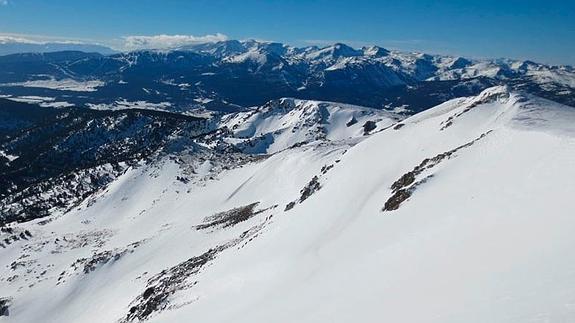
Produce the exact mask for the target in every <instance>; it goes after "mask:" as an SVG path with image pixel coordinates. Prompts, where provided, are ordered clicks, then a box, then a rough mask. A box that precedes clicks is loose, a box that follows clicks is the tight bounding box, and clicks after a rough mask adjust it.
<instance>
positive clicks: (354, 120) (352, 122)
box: [345, 117, 357, 127]
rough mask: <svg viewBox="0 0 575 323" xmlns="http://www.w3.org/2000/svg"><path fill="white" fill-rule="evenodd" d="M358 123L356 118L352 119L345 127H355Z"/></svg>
mask: <svg viewBox="0 0 575 323" xmlns="http://www.w3.org/2000/svg"><path fill="white" fill-rule="evenodd" d="M356 123H357V119H356V118H355V117H352V118H351V120H349V121H348V122H347V123H346V124H345V125H346V126H347V127H351V126H353V125H354V124H356Z"/></svg>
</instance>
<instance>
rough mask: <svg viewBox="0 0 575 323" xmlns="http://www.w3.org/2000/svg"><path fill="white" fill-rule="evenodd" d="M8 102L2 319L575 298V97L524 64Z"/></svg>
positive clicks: (289, 316) (423, 307)
mask: <svg viewBox="0 0 575 323" xmlns="http://www.w3.org/2000/svg"><path fill="white" fill-rule="evenodd" d="M367 51H369V52H373V51H372V50H367ZM327 52H329V53H328V54H326V56H324V58H326V59H328V57H330V56H333V55H332V54H333V51H327ZM342 52H344V53H346V55H348V58H349V51H348V50H346V49H345V50H342ZM234 55H236V54H234ZM298 55H308V54H302V53H300V54H298ZM374 55H375V54H374ZM382 55H383V54H382ZM385 55H394V54H393V53H388V54H385ZM353 57H361V56H352V58H353ZM382 57H387V56H382ZM234 64H235V63H234ZM451 65H454V66H457V67H458V69H461V68H463V67H461V66H468V65H469V63H468V62H465V61H461V60H460V61H457V60H456V61H452V62H451ZM469 66H471V65H469ZM413 73H415V74H418V73H423V72H422V70H420V71H419V72H417V71H414V72H413ZM423 74H425V73H423ZM9 102H11V101H0V108H1V109H0V113H1V114H2V117H3V118H1V120H2V121H0V130H1V131H2V132H1V133H0V135H1V136H2V137H1V138H2V139H1V140H0V151H1V153H0V165H1V167H0V170H1V172H2V173H1V174H2V176H1V177H2V179H3V181H6V180H5V178H7V179H8V180H9V181H11V182H10V183H6V182H5V183H3V184H2V186H1V187H2V188H3V189H4V188H8V189H7V190H6V189H4V191H3V193H2V194H3V195H2V197H1V201H0V207H1V208H0V210H2V211H1V212H2V213H1V214H2V216H0V219H2V222H1V223H2V225H0V321H4V320H8V321H9V322H12V321H14V322H59V323H66V322H142V321H145V322H189V321H199V322H230V321H239V322H294V321H297V322H350V321H360V322H382V321H390V322H406V323H407V322H409V323H412V322H438V323H439V322H441V323H444V322H506V323H508V322H530V321H549V322H571V321H573V320H575V311H574V310H573V307H572V306H570V305H569V304H574V303H575V284H574V279H573V270H572V268H573V266H572V264H574V263H575V259H574V256H573V253H572V252H570V251H571V249H572V246H573V244H574V243H575V240H574V238H573V234H572V233H573V231H574V230H575V220H574V218H573V216H572V214H571V213H572V212H571V209H572V208H571V205H570V197H571V195H572V192H574V191H575V183H574V182H573V181H572V180H571V178H574V177H575V168H573V161H574V160H573V156H575V110H574V108H572V107H569V106H565V105H562V104H559V103H555V102H552V101H549V100H546V99H542V98H539V97H536V96H533V95H531V94H528V93H527V92H526V91H517V90H515V89H514V86H496V87H490V88H488V89H485V90H483V91H482V92H480V93H479V94H478V95H476V96H468V97H460V98H456V99H453V100H449V101H447V102H444V103H442V104H440V105H438V106H435V107H433V108H431V109H428V110H426V111H423V112H421V113H417V114H414V115H411V116H407V115H405V114H397V113H390V112H385V111H379V110H374V109H370V108H364V107H358V106H353V105H347V104H341V103H332V102H321V101H306V100H300V99H288V98H283V99H278V100H273V101H270V102H268V103H265V104H263V105H261V106H257V107H252V108H249V109H246V110H243V111H239V112H234V113H231V114H211V115H210V114H206V116H208V115H210V117H209V119H208V118H207V117H202V118H198V117H189V116H187V117H186V116H183V115H181V114H175V113H166V112H158V111H149V110H133V109H127V110H125V109H124V110H119V111H93V110H87V109H77V108H50V107H38V106H32V105H29V104H25V103H14V102H12V103H9ZM10 104H13V106H12V105H10ZM204 112H205V111H204ZM4 120H7V122H4ZM32 150H35V151H36V153H35V154H32V153H30V151H32ZM24 173H25V174H26V175H25V176H24V175H22V176H20V175H18V176H16V175H14V176H13V177H6V176H11V175H10V174H24ZM37 183H43V184H42V185H44V186H38V184H37ZM30 187H36V188H39V190H30ZM42 187H43V188H44V189H42ZM39 206H42V210H44V211H43V213H40V214H38V213H34V212H35V211H37V210H38V207H39ZM7 212H16V213H7ZM6 214H13V215H11V216H6Z"/></svg>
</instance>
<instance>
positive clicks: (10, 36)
mask: <svg viewBox="0 0 575 323" xmlns="http://www.w3.org/2000/svg"><path fill="white" fill-rule="evenodd" d="M0 1H2V0H0ZM11 42H12V43H27V44H46V43H61V44H100V43H101V42H100V41H97V40H93V39H72V38H68V37H58V36H46V35H30V34H14V33H1V32H0V43H11Z"/></svg>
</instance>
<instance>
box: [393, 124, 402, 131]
mask: <svg viewBox="0 0 575 323" xmlns="http://www.w3.org/2000/svg"><path fill="white" fill-rule="evenodd" d="M403 126H405V124H404V123H398V124H396V125H395V126H393V130H399V129H401V128H403Z"/></svg>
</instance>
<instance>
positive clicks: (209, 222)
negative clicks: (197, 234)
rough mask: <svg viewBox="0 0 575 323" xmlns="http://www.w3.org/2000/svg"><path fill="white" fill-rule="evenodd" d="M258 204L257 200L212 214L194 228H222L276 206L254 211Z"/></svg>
mask: <svg viewBox="0 0 575 323" xmlns="http://www.w3.org/2000/svg"><path fill="white" fill-rule="evenodd" d="M258 204H259V202H255V203H252V204H248V205H245V206H240V207H237V208H233V209H231V210H228V211H224V212H220V213H217V214H214V215H212V216H209V217H206V218H205V219H204V223H203V224H200V225H197V226H196V229H198V230H204V229H209V228H216V227H222V228H227V227H231V226H234V225H236V224H238V223H240V222H244V221H246V220H249V219H250V218H252V217H253V216H255V215H257V214H260V213H262V212H264V211H267V210H269V209H273V208H275V207H277V205H274V206H272V207H269V208H266V209H262V210H257V211H256V210H255V208H256V206H258Z"/></svg>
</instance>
